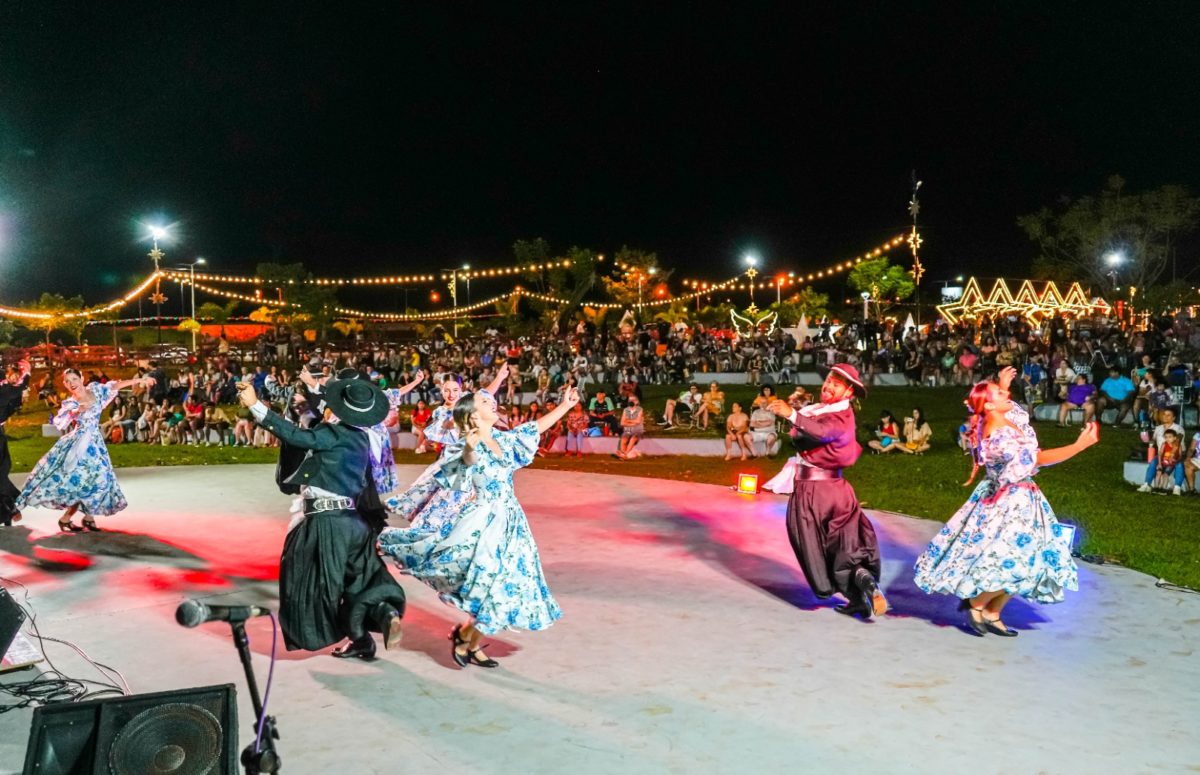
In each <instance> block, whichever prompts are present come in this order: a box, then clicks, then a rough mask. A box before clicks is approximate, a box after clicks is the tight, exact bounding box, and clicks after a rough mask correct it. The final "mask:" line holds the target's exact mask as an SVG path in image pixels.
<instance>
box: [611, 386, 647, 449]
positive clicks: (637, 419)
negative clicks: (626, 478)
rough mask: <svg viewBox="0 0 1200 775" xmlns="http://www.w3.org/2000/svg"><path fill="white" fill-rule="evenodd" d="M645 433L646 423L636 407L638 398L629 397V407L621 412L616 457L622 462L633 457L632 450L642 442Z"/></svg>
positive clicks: (637, 406)
mask: <svg viewBox="0 0 1200 775" xmlns="http://www.w3.org/2000/svg"><path fill="white" fill-rule="evenodd" d="M645 433H646V423H645V419H644V417H643V414H642V407H641V406H639V405H638V397H637V396H630V397H629V406H627V407H625V408H624V409H622V410H621V442H620V445H619V446H618V449H617V457H619V458H621V459H622V460H625V459H628V458H629V457H631V456H633V455H632V453H633V448H634V447H636V446H637V445H638V442H639V441H641V440H642V436H644V435H645Z"/></svg>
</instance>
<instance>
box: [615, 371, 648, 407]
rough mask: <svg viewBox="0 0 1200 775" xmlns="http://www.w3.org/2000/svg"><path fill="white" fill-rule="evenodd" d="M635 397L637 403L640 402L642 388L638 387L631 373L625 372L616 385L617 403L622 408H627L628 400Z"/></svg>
mask: <svg viewBox="0 0 1200 775" xmlns="http://www.w3.org/2000/svg"><path fill="white" fill-rule="evenodd" d="M634 396H636V397H637V399H638V403H639V404H640V403H641V402H642V388H641V386H640V385H638V383H637V380H636V379H635V378H634V375H633V372H632V371H627V372H626V373H625V375H624V376H623V377H622V378H621V382H620V384H618V385H617V401H618V402H620V404H621V405H622V406H629V399H630V398H631V397H634Z"/></svg>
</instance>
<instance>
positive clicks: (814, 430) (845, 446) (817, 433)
mask: <svg viewBox="0 0 1200 775" xmlns="http://www.w3.org/2000/svg"><path fill="white" fill-rule="evenodd" d="M789 419H790V421H791V423H792V430H791V437H792V443H793V444H794V445H795V446H796V449H797V450H798V451H799V452H800V457H802V458H804V460H806V461H807V462H809V463H811V464H812V465H814V466H816V467H817V468H825V469H828V470H836V469H839V468H849V467H850V466H852V465H854V463H855V461H856V460H858V456H859V455H861V454H862V447H861V446H860V445H859V443H858V439H857V438H855V431H856V428H855V424H854V409H852V408H851V407H850V402H849V401H838V402H836V403H833V404H816V405H814V406H806V407H804V409H803V410H799V411H796V412H793V413H792V416H791V418H789Z"/></svg>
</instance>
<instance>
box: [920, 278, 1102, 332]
mask: <svg viewBox="0 0 1200 775" xmlns="http://www.w3.org/2000/svg"><path fill="white" fill-rule="evenodd" d="M937 309H938V312H939V313H941V315H942V317H944V318H945V319H946V321H947V322H948V323H950V324H951V325H954V324H955V323H957V322H958V321H960V320H964V319H966V320H976V319H979V318H995V317H999V316H1002V315H1003V316H1007V315H1015V316H1017V317H1022V318H1025V319H1026V320H1028V321H1029V322H1030V323H1032V324H1034V325H1040V324H1041V322H1042V321H1043V320H1045V319H1046V318H1050V317H1053V316H1055V315H1061V316H1063V317H1065V318H1072V319H1073V318H1079V317H1083V316H1085V315H1092V314H1099V315H1107V314H1109V310H1110V307H1109V306H1108V303H1107V302H1105V301H1104V300H1103V299H1099V298H1096V299H1092V298H1089V296H1088V295H1087V294H1086V293H1085V292H1084V290H1083V288H1082V286H1080V284H1079V283H1071V286H1070V287H1069V288H1068V289H1067V292H1066V293H1065V294H1064V293H1063V292H1062V291H1060V290H1059V289H1058V286H1057V285H1055V284H1054V283H1053V282H1047V283H1046V284H1045V285H1043V286H1042V292H1041V293H1038V292H1037V289H1035V288H1034V286H1033V282H1032V281H1030V280H1024V281H1022V282H1021V286H1020V287H1019V288H1018V289H1017V292H1016V293H1015V294H1014V293H1013V292H1012V291H1011V290H1010V289H1009V287H1008V283H1007V282H1005V281H1004V280H1003V279H1000V280H997V281H996V282H995V283H994V284H993V285H992V289H991V291H989V292H988V293H987V294H984V292H983V289H982V288H980V287H979V281H978V280H976V279H975V278H974V277H972V278H970V279H969V280H967V284H966V286H965V287H964V288H963V294H962V296H961V297H960V298H959V299H958V301H955V302H954V303H952V304H939V305H938V308H937Z"/></svg>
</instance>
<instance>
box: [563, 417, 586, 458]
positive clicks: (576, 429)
mask: <svg viewBox="0 0 1200 775" xmlns="http://www.w3.org/2000/svg"><path fill="white" fill-rule="evenodd" d="M566 423H567V445H566V451H565V453H564V454H565V455H566V456H567V457H570V456H571V442H572V441H574V442H575V457H583V437H584V436H586V435H587V430H588V416H587V414H585V413H584V411H583V404H575V405H574V406H572V407H571V411H569V412H567V418H566Z"/></svg>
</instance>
